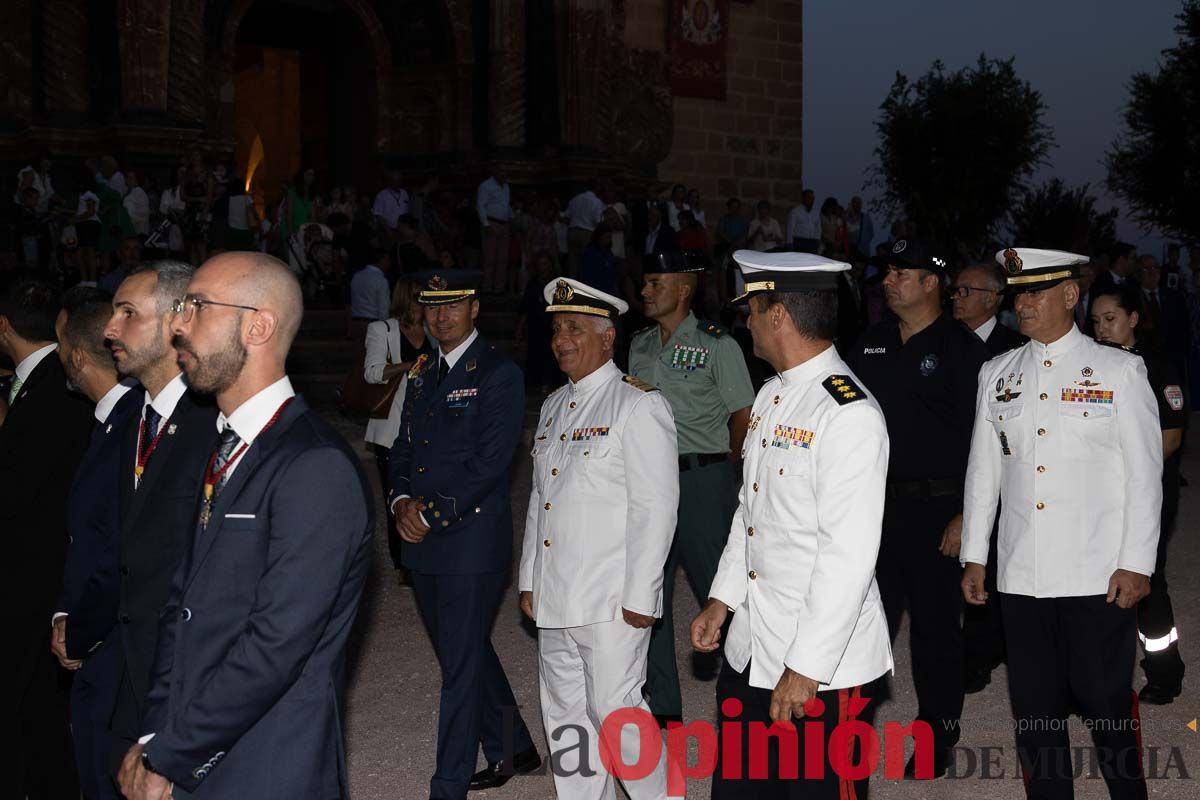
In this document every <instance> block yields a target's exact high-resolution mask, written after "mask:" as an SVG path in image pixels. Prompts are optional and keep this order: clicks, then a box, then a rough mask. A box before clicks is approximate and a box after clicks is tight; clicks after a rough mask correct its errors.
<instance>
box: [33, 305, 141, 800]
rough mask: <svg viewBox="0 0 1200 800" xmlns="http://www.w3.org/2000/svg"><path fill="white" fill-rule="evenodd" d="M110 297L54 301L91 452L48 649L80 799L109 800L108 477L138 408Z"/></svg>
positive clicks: (79, 484)
mask: <svg viewBox="0 0 1200 800" xmlns="http://www.w3.org/2000/svg"><path fill="white" fill-rule="evenodd" d="M111 314H112V295H110V294H109V293H108V292H105V291H102V290H100V289H96V288H92V287H86V286H78V287H76V288H74V289H72V290H71V291H69V292H67V294H66V295H65V296H64V297H63V309H62V311H60V312H59V314H58V322H57V323H56V324H55V331H56V333H57V334H58V357H59V360H60V361H61V362H62V366H63V371H64V372H65V373H66V376H67V381H68V383H70V385H71V386H73V387H75V388H76V390H78V391H79V392H82V393H83V395H84V396H85V397H87V398H88V400H91V401H92V402H93V403H95V404H96V409H95V420H96V421H95V423H94V428H93V430H92V440H91V445H90V446H89V447H88V450H87V452H86V453H85V454H84V456H83V460H82V461H81V462H80V464H79V469H78V470H77V471H76V473H75V480H74V482H73V483H72V484H71V493H70V498H69V500H68V503H67V530H68V532H69V533H70V544H69V545H68V547H67V564H66V567H65V568H64V570H63V588H62V593H61V594H60V595H59V597H58V603H57V604H56V605H55V608H56V609H58V610H57V611H56V612H55V614H54V619H53V623H52V625H51V635H50V650H51V652H53V653H54V655H55V656H57V657H58V662H59V664H61V665H62V666H63V667H64V668H65V669H69V670H78V671H77V672H76V673H75V676H74V679H73V680H72V681H71V731H72V733H73V734H74V737H73V738H74V740H75V764H76V766H77V767H78V768H79V784H80V788H82V789H83V794H84V796H85V797H87V798H88V800H101V798H109V799H111V800H117V791H116V787H115V786H114V785H113V782H112V779H111V777H110V770H109V757H110V753H111V752H112V742H111V739H110V737H109V733H108V724H109V720H110V719H111V717H112V711H113V705H114V704H115V703H116V699H117V650H118V645H117V642H116V641H115V637H110V636H109V634H111V633H113V628H114V627H115V626H116V624H117V600H118V592H119V588H120V584H119V582H118V580H117V540H118V538H119V535H120V528H121V521H120V517H119V516H118V514H117V477H118V476H117V470H118V466H119V464H120V439H121V436H120V431H121V429H122V425H123V424H124V422H125V420H126V419H127V418H129V417H131V416H132V415H133V414H135V413H137V412H138V411H140V410H141V392H132V391H130V387H129V385H127V384H122V383H118V382H117V370H116V367H115V366H114V365H113V360H112V353H111V352H110V351H109V349H108V345H107V343H106V342H105V340H104V326H105V325H106V324H107V322H108V319H109V316H110V315H111Z"/></svg>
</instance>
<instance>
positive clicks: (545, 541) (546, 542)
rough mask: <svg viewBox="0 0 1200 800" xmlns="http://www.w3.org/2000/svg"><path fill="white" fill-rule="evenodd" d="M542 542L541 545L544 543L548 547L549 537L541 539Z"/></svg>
mask: <svg viewBox="0 0 1200 800" xmlns="http://www.w3.org/2000/svg"><path fill="white" fill-rule="evenodd" d="M542 544H543V545H545V546H546V547H549V546H550V540H549V539H542Z"/></svg>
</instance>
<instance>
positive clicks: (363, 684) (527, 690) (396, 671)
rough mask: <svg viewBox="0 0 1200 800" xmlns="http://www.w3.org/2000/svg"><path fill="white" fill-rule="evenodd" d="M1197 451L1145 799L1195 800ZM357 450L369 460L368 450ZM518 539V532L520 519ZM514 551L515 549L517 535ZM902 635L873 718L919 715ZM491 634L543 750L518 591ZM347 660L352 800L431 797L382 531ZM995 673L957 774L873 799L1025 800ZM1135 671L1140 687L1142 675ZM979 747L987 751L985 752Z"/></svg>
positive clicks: (520, 468) (693, 715)
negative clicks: (886, 692)
mask: <svg viewBox="0 0 1200 800" xmlns="http://www.w3.org/2000/svg"><path fill="white" fill-rule="evenodd" d="M342 427H343V428H344V430H345V432H346V435H347V437H348V438H350V439H351V441H358V442H361V441H362V429H361V428H356V427H355V426H353V425H349V424H344V423H343V424H342ZM526 439H528V436H526ZM528 449H529V448H528V442H527V441H526V442H525V446H523V447H522V449H521V451H520V452H521V457H520V458H519V459H518V461H517V463H516V464H515V465H514V470H513V511H514V515H515V519H517V520H523V519H524V512H525V506H526V499H527V496H528V490H529V470H530V464H529V459H528V456H527V453H528ZM1198 450H1200V449H1197V448H1193V452H1192V454H1191V455H1190V457H1188V458H1187V459H1186V460H1185V464H1184V474H1185V475H1187V476H1189V477H1190V478H1191V479H1192V481H1193V485H1192V487H1191V488H1188V489H1184V494H1183V500H1182V508H1181V513H1180V522H1179V526H1178V531H1177V534H1176V536H1175V539H1174V540H1173V542H1172V547H1171V570H1170V576H1171V578H1172V583H1173V586H1172V596H1173V599H1174V603H1175V610H1176V618H1177V622H1178V627H1179V630H1180V632H1181V635H1182V636H1183V646H1184V659H1185V661H1186V662H1187V663H1188V665H1189V667H1190V670H1191V674H1190V675H1189V678H1188V680H1186V681H1185V691H1184V694H1183V696H1182V697H1180V698H1179V699H1177V700H1176V701H1175V703H1174V704H1172V705H1169V706H1163V707H1144V708H1143V710H1142V722H1143V735H1144V744H1145V746H1146V747H1147V748H1148V750H1149V751H1148V752H1147V755H1146V764H1147V769H1148V771H1150V772H1152V773H1153V774H1155V775H1156V776H1160V777H1159V779H1156V780H1151V781H1150V796H1151V797H1153V798H1180V799H1181V800H1182V799H1183V798H1196V797H1200V733H1196V732H1193V731H1192V730H1189V729H1188V727H1187V724H1188V723H1189V722H1190V721H1192V720H1193V719H1194V718H1196V717H1197V716H1200V580H1198V579H1197V577H1196V575H1197V573H1198V571H1200V542H1198V541H1197V536H1196V522H1197V520H1200V451H1198ZM363 452H364V459H365V458H366V456H365V450H364V451H363ZM364 465H366V466H368V467H370V469H371V474H372V475H374V466H373V464H370V463H369V462H367V461H365V460H364ZM517 536H518V537H519V536H520V529H519V526H518V531H517ZM516 548H517V549H516V552H517V553H519V549H520V542H519V538H518V541H517V543H516ZM675 597H676V606H675V618H676V620H690V619H691V617H692V615H693V614H694V613H695V610H696V606H695V601H694V600H693V599H692V597H691V594H690V592H689V591H688V590H687V589H686V587H685V585H684V583H683V580H682V577H681V578H680V582H679V587H678V589H677V591H676V594H675ZM685 634H686V630H683V629H682V626H681V629H680V630H677V631H676V635H677V638H678V652H679V653H680V654H681V663H683V664H684V665H687V664H688V663H690V662H689V661H687V660H686V655H684V654H686V653H688V652H689V648H688V646H687V643H686V640H685ZM906 637H907V634H906V632H903V631H902V632H901V636H900V639H899V640H898V642H897V648H896V653H895V659H896V679H895V697H894V699H893V700H891V701H890V702H888V703H887V704H886V705H884V706H883V708H882V709H881V712H880V719H881V720H897V721H902V722H907V721H908V720H910V719H911V718H912V715H913V714H914V713H915V707H916V702H915V697H914V695H913V691H912V684H911V680H910V675H911V673H910V670H909V655H908V650H907V646H906V644H905V641H906ZM492 640H493V642H494V643H495V646H496V649H497V651H498V652H499V654H500V659H501V661H502V662H503V663H504V666H505V668H506V670H507V672H508V677H509V680H510V681H511V683H512V686H513V690H514V691H515V692H516V696H517V700H518V702H519V703H521V704H522V706H523V707H524V709H525V712H524V713H525V719H526V721H527V722H528V723H529V726H530V728H531V730H532V731H533V734H534V738H535V740H536V741H537V745H538V748H539V750H540V751H541V752H542V753H545V752H546V751H545V739H544V734H543V731H542V726H541V721H540V716H539V713H538V700H537V660H536V650H535V648H536V642H535V639H534V632H533V631H532V630H531V629H530V628H529V627H527V626H525V625H523V624H522V618H521V615H520V612H519V610H518V609H517V603H516V591H515V587H514V589H513V591H512V592H510V593H509V594H508V596H507V598H506V600H505V603H504V606H503V608H501V610H500V614H499V618H498V619H497V622H496V627H495V632H494V633H493V636H492ZM352 664H353V671H352V678H351V683H350V688H349V698H348V705H349V709H348V715H347V721H346V724H347V736H348V748H349V762H350V778H351V786H352V788H353V791H354V796H355V797H356V798H358V800H376V798H398V799H399V800H420V799H421V798H425V797H427V796H428V781H429V777H430V775H431V774H432V772H433V763H434V749H435V743H436V729H437V697H438V689H439V683H440V682H439V676H438V670H437V665H436V662H435V661H434V657H433V652H432V650H431V648H430V644H429V639H428V637H427V636H426V634H425V631H424V629H423V628H422V627H421V622H420V620H419V618H418V616H417V611H416V606H415V602H414V598H413V594H412V590H411V589H409V588H407V587H403V586H400V585H398V583H397V582H396V580H395V578H394V576H393V574H392V571H391V568H390V562H389V560H388V558H387V547H386V543H385V540H384V539H383V537H382V531H381V536H380V537H379V540H378V546H377V559H376V563H375V569H374V572H373V575H372V577H371V581H370V583H369V585H368V588H367V595H366V599H365V602H364V607H363V610H362V613H361V616H360V636H359V637H358V639H357V641H356V643H355V651H354V652H353V653H352ZM993 677H994V679H993V681H992V684H991V685H990V686H989V687H988V688H987V689H986V690H985V691H983V692H982V693H980V694H976V695H971V696H969V697H968V698H967V704H966V709H965V711H964V718H963V736H962V741H961V742H960V747H961V748H962V749H961V750H960V752H959V753H958V757H957V761H956V769H957V770H958V772H959V773H960V774H961V775H962V777H960V778H958V779H954V780H950V779H946V780H940V781H936V782H921V783H911V782H894V781H887V780H885V779H883V778H882V776H881V775H876V776H875V777H874V778H873V779H872V784H871V790H872V794H873V796H874V797H876V798H880V797H882V798H913V799H916V798H920V800H926V799H928V800H939V799H940V798H955V799H957V798H965V797H970V798H971V800H993V798H995V799H996V800H999V799H1000V798H1020V797H1023V796H1024V792H1023V791H1022V789H1021V784H1020V779H1019V777H1018V775H1017V772H1016V770H1015V768H1014V763H1015V755H1014V749H1013V746H1012V736H1011V733H1010V728H1009V725H1010V720H1011V715H1010V713H1009V706H1008V689H1007V684H1006V680H1005V672H1004V668H1003V667H1001V668H1000V669H998V670H997V671H996V673H995V674H994V676H993ZM1136 677H1137V685H1139V686H1140V684H1141V675H1140V672H1139V674H1138V675H1137V676H1136ZM684 708H685V716H686V717H687V718H688V719H709V720H711V719H712V718H713V714H714V711H715V702H714V686H713V684H712V683H704V682H701V681H698V680H695V679H693V678H691V677H690V676H685V677H684ZM1076 722H1077V721H1076ZM1072 741H1073V743H1075V744H1077V745H1083V744H1085V743H1086V742H1087V737H1086V732H1085V731H1084V730H1083V729H1082V727H1081V726H1079V725H1078V724H1076V725H1075V727H1074V729H1073V733H1072ZM983 748H991V749H990V750H988V751H984V750H983ZM983 762H988V763H990V765H991V766H990V769H985V768H984V767H983ZM1084 772H1085V773H1086V772H1087V770H1086V769H1085V770H1084ZM1161 776H1166V777H1161ZM708 795H709V790H708V782H707V781H699V780H695V781H691V782H690V783H689V786H688V795H687V796H688V797H693V798H705V799H707V798H708ZM1107 796H1108V795H1107V792H1106V791H1105V789H1104V784H1103V781H1102V780H1100V779H1098V778H1095V779H1090V780H1080V781H1078V782H1077V788H1076V797H1078V798H1081V800H1089V799H1090V798H1105V797H1107ZM478 797H480V798H481V800H507V799H509V798H511V799H512V800H518V798H519V800H542V799H543V798H553V797H554V788H553V783H552V781H551V778H550V776H549V775H548V774H547V775H533V776H522V777H518V778H516V779H514V780H513V781H511V782H510V783H509V784H508V785H507V786H505V787H503V788H501V789H497V790H493V791H491V792H487V793H481V794H479V795H478Z"/></svg>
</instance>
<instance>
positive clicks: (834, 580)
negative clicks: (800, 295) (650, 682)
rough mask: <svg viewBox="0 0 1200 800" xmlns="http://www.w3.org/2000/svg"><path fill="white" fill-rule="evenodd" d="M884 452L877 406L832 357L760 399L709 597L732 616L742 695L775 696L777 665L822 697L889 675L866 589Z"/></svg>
mask: <svg viewBox="0 0 1200 800" xmlns="http://www.w3.org/2000/svg"><path fill="white" fill-rule="evenodd" d="M839 387H840V388H839ZM888 446H889V445H888V435H887V425H886V423H885V422H884V418H883V412H882V411H881V410H880V408H879V405H878V403H876V402H875V399H874V398H873V397H871V396H870V395H869V394H868V393H867V392H865V391H864V390H863V389H862V388H861V383H859V381H858V380H857V378H855V377H854V376H853V374H852V373H851V372H850V370H849V368H848V367H847V366H846V363H845V362H844V361H842V359H841V357H839V356H838V354H837V351H836V350H835V349H834V348H833V347H832V346H831V347H829V348H828V349H827V350H825V351H824V352H823V353H821V354H820V355H818V356H815V357H813V358H811V359H809V360H808V361H805V362H804V363H803V364H800V365H799V366H796V367H793V368H792V369H789V370H787V371H786V372H784V373H782V374H781V375H779V376H777V377H775V378H773V379H772V380H770V381H768V382H767V383H766V385H764V386H763V388H762V389H761V390H759V393H758V397H757V398H756V399H755V401H754V407H753V409H752V411H751V416H750V426H749V431H748V433H747V434H746V443H745V446H744V447H743V450H742V454H743V459H744V466H743V475H744V481H743V485H742V489H741V492H740V495H739V498H738V500H739V502H738V510H737V512H736V513H735V514H734V517H733V525H732V527H731V528H730V531H729V540H728V542H727V543H726V545H725V551H724V553H723V554H722V555H721V562H720V565H719V566H718V568H717V575H716V578H715V579H714V580H713V584H712V588H711V589H710V590H709V593H708V594H709V596H710V597H714V598H717V599H719V600H720V601H721V602H723V603H725V604H726V605H727V606H729V607H730V608H732V609H733V610H734V615H733V623H732V624H731V626H730V629H729V638H728V640H727V641H726V643H725V658H727V659H728V660H729V663H730V665H731V666H733V667H734V668H735V669H737V670H738V671H739V672H740V671H742V670H744V669H745V668H746V664H747V663H749V664H750V676H749V679H750V685H751V686H756V687H758V688H761V689H774V688H775V686H776V684H778V682H779V678H780V677H781V676H782V675H783V670H784V667H785V666H786V667H789V668H791V669H792V670H793V671H795V672H798V673H800V674H801V675H804V676H806V677H808V678H811V679H813V680H815V681H817V682H818V683H819V684H821V687H820V688H821V689H822V690H825V689H845V688H849V687H852V686H860V685H862V684H864V683H867V682H869V681H872V680H874V679H875V678H878V677H879V676H880V675H882V674H883V673H885V672H887V671H889V670H890V669H891V668H892V650H891V646H890V644H889V640H888V628H887V620H886V618H885V616H884V613H883V603H882V601H881V600H880V596H879V589H878V587H877V586H876V584H875V559H876V556H877V555H878V552H879V538H880V532H881V530H882V526H883V503H884V492H885V487H886V480H887V465H888Z"/></svg>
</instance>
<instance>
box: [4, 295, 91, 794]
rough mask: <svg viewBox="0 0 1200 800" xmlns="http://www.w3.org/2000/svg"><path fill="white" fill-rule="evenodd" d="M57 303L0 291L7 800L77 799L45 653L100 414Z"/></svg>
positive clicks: (63, 707)
mask: <svg viewBox="0 0 1200 800" xmlns="http://www.w3.org/2000/svg"><path fill="white" fill-rule="evenodd" d="M58 310H59V306H58V295H57V293H56V292H55V291H54V289H53V287H51V286H49V285H48V284H45V283H42V282H40V281H36V280H29V279H22V278H13V279H10V281H9V282H8V284H7V285H6V286H4V287H3V288H2V289H0V351H2V352H3V353H4V354H5V355H6V356H8V358H9V359H10V360H11V361H12V363H13V365H14V366H15V367H16V370H15V375H14V378H13V382H12V384H11V385H10V388H9V392H8V401H9V406H10V408H9V412H8V416H7V417H6V419H5V420H4V425H3V427H0V531H3V535H4V540H5V543H6V550H5V558H4V568H3V575H2V578H0V584H3V590H2V592H3V593H2V594H0V614H3V622H4V631H5V658H4V659H2V660H0V661H2V663H3V664H4V674H3V676H0V698H3V699H2V700H0V726H3V729H4V734H5V736H4V742H3V747H4V751H3V759H4V763H3V764H2V765H0V796H3V797H26V796H28V797H30V798H43V797H47V798H57V797H70V796H77V795H78V793H79V787H78V784H77V782H76V777H75V771H74V769H72V767H71V765H72V763H73V759H72V757H71V745H70V739H69V732H68V727H67V692H66V685H65V681H63V680H62V679H63V678H65V675H64V674H63V672H62V671H61V669H60V668H59V666H58V663H57V662H56V661H55V659H54V656H53V655H51V654H50V653H49V652H48V650H47V648H46V634H47V627H48V626H49V624H50V617H51V615H52V614H53V613H54V610H55V608H54V604H55V601H56V599H57V597H58V592H59V588H60V587H61V586H62V576H63V562H64V561H65V560H66V554H67V515H66V511H65V509H66V506H67V491H68V489H69V487H70V485H71V478H72V476H73V475H74V474H75V468H76V467H77V466H78V464H79V460H80V458H82V456H83V452H84V450H86V449H87V446H88V440H89V437H90V436H91V430H92V406H91V404H90V403H89V402H88V401H87V400H86V399H85V398H84V397H83V396H82V395H79V394H75V393H74V392H71V391H69V390H68V389H67V379H66V375H64V374H63V368H62V363H61V362H60V361H59V360H58V357H57V356H56V355H55V354H54V350H55V347H56V345H55V341H54V322H55V317H56V316H57V315H58Z"/></svg>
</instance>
